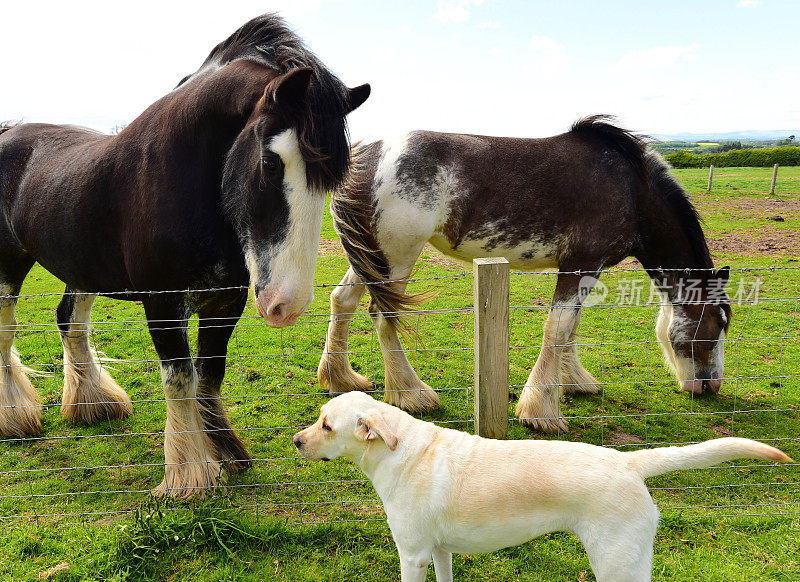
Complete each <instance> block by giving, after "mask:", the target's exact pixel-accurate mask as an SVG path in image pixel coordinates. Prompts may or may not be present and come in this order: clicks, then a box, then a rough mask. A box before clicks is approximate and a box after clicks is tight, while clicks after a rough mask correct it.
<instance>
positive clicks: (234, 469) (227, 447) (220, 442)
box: [211, 430, 253, 475]
mask: <svg viewBox="0 0 800 582" xmlns="http://www.w3.org/2000/svg"><path fill="white" fill-rule="evenodd" d="M211 440H212V441H213V443H214V447H215V448H216V450H217V456H218V457H219V458H220V461H221V462H222V465H223V466H224V467H225V470H226V471H227V472H228V473H230V474H231V475H235V474H237V473H242V472H244V471H247V470H248V469H249V468H250V467H252V466H253V458H252V457H251V456H250V453H248V452H247V449H246V448H245V446H244V443H243V442H242V441H241V440H240V439H239V437H238V436H236V433H234V432H233V430H230V431H227V432H226V433H225V439H216V438H213V437H212V439H211Z"/></svg>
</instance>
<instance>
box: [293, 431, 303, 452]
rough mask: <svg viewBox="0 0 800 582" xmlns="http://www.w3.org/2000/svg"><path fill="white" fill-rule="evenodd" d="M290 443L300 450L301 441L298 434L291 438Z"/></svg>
mask: <svg viewBox="0 0 800 582" xmlns="http://www.w3.org/2000/svg"><path fill="white" fill-rule="evenodd" d="M292 442H293V443H294V446H296V447H297V448H298V449H299V448H302V446H303V439H301V438H300V435H299V434H296V435H294V436H293V437H292Z"/></svg>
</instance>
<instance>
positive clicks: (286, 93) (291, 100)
mask: <svg viewBox="0 0 800 582" xmlns="http://www.w3.org/2000/svg"><path fill="white" fill-rule="evenodd" d="M313 73H314V71H313V70H312V69H311V67H302V68H300V69H294V70H291V71H289V72H288V73H286V74H284V75H280V76H278V77H275V78H274V79H273V80H272V81H270V83H269V85H267V88H266V89H265V90H264V97H265V99H264V102H265V103H266V105H267V107H268V108H270V109H273V110H277V109H280V110H281V111H298V110H300V109H301V108H302V105H303V103H305V100H306V93H307V92H308V87H309V85H310V84H311V75H312V74H313Z"/></svg>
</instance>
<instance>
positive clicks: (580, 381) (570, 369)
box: [561, 362, 600, 394]
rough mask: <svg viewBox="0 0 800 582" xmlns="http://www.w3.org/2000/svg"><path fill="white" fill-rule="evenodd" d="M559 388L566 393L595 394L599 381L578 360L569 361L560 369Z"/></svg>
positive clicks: (598, 389)
mask: <svg viewBox="0 0 800 582" xmlns="http://www.w3.org/2000/svg"><path fill="white" fill-rule="evenodd" d="M561 388H562V389H563V391H564V392H565V393H567V394H597V393H598V392H600V382H598V381H597V379H596V378H595V377H594V376H592V375H591V374H590V373H589V372H587V371H586V369H585V368H584V367H583V366H582V365H581V364H580V362H570V363H569V364H568V366H567V367H565V368H562V370H561Z"/></svg>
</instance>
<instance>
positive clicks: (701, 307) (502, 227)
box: [317, 115, 731, 432]
mask: <svg viewBox="0 0 800 582" xmlns="http://www.w3.org/2000/svg"><path fill="white" fill-rule="evenodd" d="M647 143H648V142H647V140H646V138H644V137H643V136H639V135H637V134H634V133H632V132H630V131H627V130H625V129H622V128H620V127H618V126H617V125H615V124H614V123H613V118H611V117H609V116H604V115H596V116H591V117H586V118H583V119H581V120H579V121H577V122H575V123H574V124H573V125H572V127H571V129H570V131H568V132H567V133H564V134H561V135H557V136H553V137H547V138H541V139H519V138H502V137H487V136H478V135H462V134H449V133H436V132H432V131H413V132H410V133H407V134H405V135H403V136H401V137H400V138H398V139H394V140H382V141H377V142H375V143H371V144H367V145H363V146H356V147H354V150H355V151H354V159H356V160H357V162H356V163H355V165H354V167H353V170H352V171H351V174H350V175H349V176H348V178H347V180H346V181H345V183H344V184H343V186H342V187H341V188H340V189H338V190H337V191H335V193H334V195H333V198H332V201H331V213H332V214H333V217H334V222H335V227H336V230H337V232H338V234H339V236H340V238H341V241H342V244H343V246H344V249H345V251H346V254H347V257H348V260H349V263H350V268H349V269H348V271H347V273H346V274H345V276H344V278H343V279H342V280H341V283H340V284H339V286H337V287H336V288H335V290H334V291H333V292H332V293H331V299H330V302H331V319H330V323H329V326H328V332H327V337H326V342H325V348H324V352H323V356H322V358H321V360H320V363H319V367H318V370H317V377H318V380H319V384H320V386H321V387H322V388H323V389H326V390H327V391H328V392H329V393H331V394H337V393H341V392H347V391H350V390H370V389H371V388H372V384H371V382H370V381H369V380H368V379H367V378H365V377H364V376H362V375H360V374H358V373H356V372H355V371H354V370H353V369H352V367H351V365H350V362H349V359H348V356H347V333H348V326H349V323H350V321H351V319H352V317H353V313H354V311H355V310H356V309H357V307H358V304H359V300H360V298H361V296H362V295H363V294H364V293H365V290H366V289H368V290H369V293H370V304H369V312H370V315H371V317H372V319H373V322H374V324H375V327H376V330H377V335H378V339H379V341H380V347H381V352H382V354H383V358H384V363H385V369H386V375H385V398H386V400H387V401H388V402H389V403H391V404H394V405H396V406H399V407H401V408H404V409H405V410H407V411H410V412H425V411H428V410H431V409H434V408H436V407H437V406H438V405H439V399H438V396H437V394H436V393H435V392H434V391H433V390H432V389H431V388H430V386H428V385H427V384H426V383H424V382H423V381H422V380H420V378H419V377H418V375H417V374H416V372H415V371H414V369H413V368H412V367H411V364H410V363H409V361H408V359H407V358H406V356H405V354H404V352H403V347H402V344H401V342H400V340H399V338H398V334H397V332H398V329H400V330H401V331H402V319H401V317H399V315H400V312H402V311H403V310H406V309H410V308H412V307H413V305H414V304H416V303H419V302H420V296H419V294H418V295H408V294H406V293H405V290H406V286H407V281H403V280H404V279H407V278H408V277H409V276H410V274H411V272H412V270H413V268H414V264H415V263H416V261H417V258H418V257H419V255H420V252H421V251H422V248H423V246H424V245H425V243H430V244H431V245H432V246H433V247H435V248H436V249H437V250H439V251H440V252H442V253H444V254H445V255H448V256H450V257H453V258H455V259H459V260H462V261H469V260H471V259H473V258H475V257H505V258H507V259H508V261H509V262H510V264H511V267H513V268H515V269H519V270H523V271H536V270H542V269H557V270H558V271H559V274H558V278H557V282H556V288H555V293H554V295H553V302H552V306H551V309H550V312H549V314H548V318H547V321H546V323H545V325H544V334H543V341H542V350H541V352H540V353H539V356H538V359H537V360H536V364H535V365H534V367H533V370H532V371H531V373H530V376H529V377H528V380H527V382H526V383H525V387H524V389H523V392H522V394H521V395H520V398H519V401H518V403H517V407H516V414H517V416H518V417H519V419H520V421H521V422H522V423H523V424H525V425H527V426H529V427H531V428H533V429H538V430H540V431H544V432H564V431H566V430H567V428H568V425H567V422H566V421H565V420H564V418H563V416H562V413H561V410H560V406H559V397H560V392H561V391H562V390H564V391H566V392H571V393H589V394H593V393H596V392H597V391H598V390H599V383H598V381H597V380H596V379H595V378H594V377H593V376H592V375H591V374H590V373H589V372H588V371H587V370H586V369H585V368H584V367H583V366H582V365H581V363H580V360H579V359H578V353H577V350H576V346H575V339H576V333H577V326H578V322H579V318H580V313H581V307H582V306H583V301H584V299H585V298H586V296H587V295H588V293H589V292H590V291H591V289H592V288H593V287H594V285H595V283H596V282H597V278H598V277H599V276H600V274H601V272H602V270H603V269H604V268H606V267H610V266H613V265H615V264H617V263H619V262H620V261H622V260H623V259H624V258H626V257H628V256H634V257H636V258H637V259H638V260H639V261H640V262H641V264H642V266H643V267H644V270H645V271H646V272H647V273H648V274H649V276H650V277H651V278H652V279H653V281H654V282H655V283H656V285H657V289H658V291H659V293H660V294H661V309H660V312H659V317H658V320H657V324H656V335H657V337H658V340H659V343H660V345H661V347H662V349H663V351H664V355H665V359H666V363H667V364H668V366H669V367H670V368H671V370H672V372H673V373H674V374H675V375H676V376H677V378H678V379H679V380H680V385H681V387H682V388H683V389H684V390H687V391H690V392H693V393H700V392H702V391H703V390H707V391H710V392H714V393H716V392H718V391H719V390H720V387H721V384H722V375H723V364H724V340H725V334H726V332H727V330H728V326H729V324H730V316H731V311H730V300H729V298H728V296H727V294H726V293H725V291H724V286H725V284H726V282H727V280H728V276H729V270H728V268H727V267H726V268H723V269H720V270H718V271H715V270H714V266H713V263H712V260H711V256H710V254H709V250H708V245H707V244H706V240H705V236H704V234H703V230H702V226H701V221H700V218H699V216H698V214H697V212H696V210H695V208H694V206H693V205H692V204H691V202H690V200H689V198H688V195H687V193H686V192H685V191H684V190H683V188H682V187H681V186H680V184H679V183H678V182H677V181H676V180H675V179H674V178H673V177H672V176H671V174H670V171H669V166H668V164H667V163H666V162H665V161H664V160H663V158H661V157H660V156H659V155H658V154H657V153H655V152H653V151H652V150H651V149H650V148H649V147H648V145H647ZM690 291H691V292H690Z"/></svg>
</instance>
